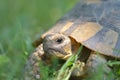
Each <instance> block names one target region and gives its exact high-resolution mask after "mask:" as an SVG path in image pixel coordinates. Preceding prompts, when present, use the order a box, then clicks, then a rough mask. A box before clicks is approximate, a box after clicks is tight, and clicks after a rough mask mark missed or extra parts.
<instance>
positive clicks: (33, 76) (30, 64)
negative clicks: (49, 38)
mask: <svg viewBox="0 0 120 80" xmlns="http://www.w3.org/2000/svg"><path fill="white" fill-rule="evenodd" d="M43 54H44V51H43V44H41V45H39V46H38V47H37V48H36V50H35V51H34V52H33V53H32V54H31V55H30V57H29V60H28V61H27V64H26V66H25V75H24V80H37V79H40V73H39V61H41V59H42V56H43Z"/></svg>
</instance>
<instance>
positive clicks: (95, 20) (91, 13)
mask: <svg viewBox="0 0 120 80" xmlns="http://www.w3.org/2000/svg"><path fill="white" fill-rule="evenodd" d="M50 33H62V34H64V35H66V36H70V37H72V38H73V39H75V40H76V41H77V42H78V43H80V44H82V45H84V46H86V47H87V48H89V49H91V50H93V51H98V52H99V53H101V54H104V55H107V56H112V57H115V58H119V59H120V1H119V0H86V1H80V2H79V3H78V4H77V5H76V6H75V7H74V8H73V9H72V10H71V11H70V12H69V13H67V14H66V15H65V16H63V17H62V18H61V19H60V20H58V21H57V23H56V24H55V25H54V26H53V27H52V28H51V29H50V30H48V31H47V32H46V33H44V34H43V35H42V36H41V38H40V39H38V40H36V41H35V42H34V45H36V46H37V45H39V44H40V43H41V42H42V39H43V38H44V37H45V36H46V35H48V34H50Z"/></svg>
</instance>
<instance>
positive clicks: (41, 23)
mask: <svg viewBox="0 0 120 80" xmlns="http://www.w3.org/2000/svg"><path fill="white" fill-rule="evenodd" d="M78 1H79V0H0V80H20V78H21V76H22V74H23V68H24V65H25V62H26V60H27V59H28V56H29V54H30V53H32V51H33V50H34V48H33V47H32V45H31V44H32V42H33V41H34V40H35V39H36V38H38V37H39V36H40V35H41V34H42V33H43V32H45V31H46V30H47V29H49V28H50V27H51V26H52V25H53V24H54V23H55V22H56V20H58V19H59V18H60V17H62V16H63V15H64V14H65V13H66V12H68V11H69V10H70V9H71V8H72V7H73V6H74V5H75V3H77V2H78Z"/></svg>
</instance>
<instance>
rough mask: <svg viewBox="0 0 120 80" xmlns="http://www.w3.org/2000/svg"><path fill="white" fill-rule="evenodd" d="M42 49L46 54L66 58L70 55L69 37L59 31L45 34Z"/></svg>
mask: <svg viewBox="0 0 120 80" xmlns="http://www.w3.org/2000/svg"><path fill="white" fill-rule="evenodd" d="M43 49H44V51H45V53H46V54H47V55H53V56H57V57H59V58H61V59H67V58H68V57H69V56H71V55H72V51H71V40H70V38H69V37H67V36H65V35H63V34H60V33H52V34H49V35H47V36H45V37H44V40H43Z"/></svg>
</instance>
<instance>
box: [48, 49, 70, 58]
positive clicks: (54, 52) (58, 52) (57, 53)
mask: <svg viewBox="0 0 120 80" xmlns="http://www.w3.org/2000/svg"><path fill="white" fill-rule="evenodd" d="M47 53H48V55H51V56H56V57H58V58H61V59H67V58H69V57H70V56H71V55H72V53H66V52H64V51H61V50H58V49H52V48H49V49H47Z"/></svg>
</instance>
